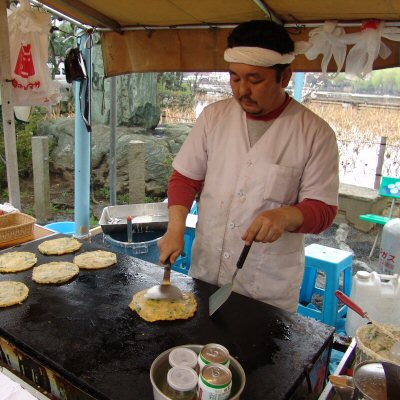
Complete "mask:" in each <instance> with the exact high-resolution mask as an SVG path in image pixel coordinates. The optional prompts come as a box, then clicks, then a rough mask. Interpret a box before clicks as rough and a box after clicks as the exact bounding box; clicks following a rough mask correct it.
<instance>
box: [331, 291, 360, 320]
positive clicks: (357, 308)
mask: <svg viewBox="0 0 400 400" xmlns="http://www.w3.org/2000/svg"><path fill="white" fill-rule="evenodd" d="M335 295H336V297H337V298H338V299H339V300H342V301H343V303H344V304H346V306H348V307H350V308H351V309H352V310H353V311H355V312H356V313H357V314H358V315H360V316H361V317H363V318H366V316H367V313H366V312H365V311H364V310H363V309H362V308H361V307H360V306H359V305H357V304H356V303H354V301H353V300H351V299H350V297H348V296H347V295H345V294H344V293H343V292H342V291H341V290H336V292H335Z"/></svg>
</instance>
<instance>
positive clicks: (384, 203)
mask: <svg viewBox="0 0 400 400" xmlns="http://www.w3.org/2000/svg"><path fill="white" fill-rule="evenodd" d="M388 204H389V200H388V198H386V197H381V196H380V195H379V192H378V191H377V190H375V189H370V188H365V187H361V186H356V185H349V184H345V183H341V184H340V189H339V213H338V216H337V219H340V218H345V220H346V221H347V222H349V223H351V224H352V225H354V226H355V227H356V228H357V229H359V230H361V231H363V232H369V231H370V230H371V229H372V228H373V227H374V224H371V223H369V222H366V221H361V220H360V215H362V214H378V215H383V214H384V211H385V210H386V208H387V207H388Z"/></svg>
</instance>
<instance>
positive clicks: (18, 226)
mask: <svg viewBox="0 0 400 400" xmlns="http://www.w3.org/2000/svg"><path fill="white" fill-rule="evenodd" d="M35 222H36V219H35V218H33V217H31V216H30V215H27V214H23V213H19V212H15V213H10V214H5V215H0V243H6V242H11V241H12V240H16V239H20V238H23V237H26V236H32V235H33V229H34V225H35Z"/></svg>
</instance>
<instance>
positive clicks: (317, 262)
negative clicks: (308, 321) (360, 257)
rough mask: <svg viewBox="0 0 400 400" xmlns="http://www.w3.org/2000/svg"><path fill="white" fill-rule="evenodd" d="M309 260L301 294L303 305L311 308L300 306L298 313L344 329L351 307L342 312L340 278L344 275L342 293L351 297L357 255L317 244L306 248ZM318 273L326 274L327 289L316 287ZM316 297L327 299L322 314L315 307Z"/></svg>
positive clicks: (306, 261) (344, 307) (344, 308)
mask: <svg viewBox="0 0 400 400" xmlns="http://www.w3.org/2000/svg"><path fill="white" fill-rule="evenodd" d="M305 257H306V260H305V264H306V267H305V271H304V278H303V283H302V286H301V290H300V303H306V304H307V305H303V304H299V306H298V309H297V312H298V313H299V314H301V315H304V316H308V317H312V318H315V319H317V320H319V321H322V322H323V323H325V324H327V325H331V326H334V327H336V328H342V327H343V326H344V318H345V315H346V312H347V306H345V305H343V306H342V307H341V308H340V309H338V307H339V305H338V304H339V302H338V298H337V297H336V296H335V292H336V290H338V289H339V288H340V275H341V274H342V273H343V289H342V291H343V292H344V293H345V294H347V295H348V296H350V292H351V280H352V263H353V253H352V252H349V251H344V250H339V249H335V248H332V247H327V246H322V245H319V244H316V243H314V244H310V245H309V246H307V247H306V248H305ZM318 270H319V271H322V272H324V273H325V288H320V287H317V286H316V280H317V273H318ZM314 294H320V295H322V296H323V306H322V310H319V309H318V308H317V307H316V306H315V305H314V304H311V299H312V296H313V295H314ZM308 303H309V304H308Z"/></svg>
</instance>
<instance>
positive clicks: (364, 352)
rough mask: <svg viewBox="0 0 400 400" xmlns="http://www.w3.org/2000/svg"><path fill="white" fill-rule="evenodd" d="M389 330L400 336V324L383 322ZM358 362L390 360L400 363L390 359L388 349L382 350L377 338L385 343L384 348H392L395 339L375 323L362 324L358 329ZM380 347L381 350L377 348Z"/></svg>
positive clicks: (356, 360)
mask: <svg viewBox="0 0 400 400" xmlns="http://www.w3.org/2000/svg"><path fill="white" fill-rule="evenodd" d="M382 325H383V326H384V327H385V328H386V329H387V330H389V332H391V333H392V334H394V335H395V336H396V337H399V338H400V326H398V325H391V324H382ZM355 337H356V341H357V347H356V359H355V362H356V364H359V363H361V362H363V361H389V362H392V363H394V364H397V365H400V364H399V363H397V362H395V361H393V360H391V359H390V357H389V354H388V352H387V351H384V350H380V347H381V346H378V342H377V340H378V339H379V340H380V343H382V344H383V346H382V349H383V348H388V349H389V348H390V347H391V346H392V345H393V343H394V341H393V339H392V338H390V337H388V336H387V335H385V333H383V332H381V331H380V330H379V329H377V328H376V327H375V326H374V325H371V324H368V325H363V326H360V327H359V328H358V329H357V331H356V336H355ZM378 348H379V350H377V349H378Z"/></svg>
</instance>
